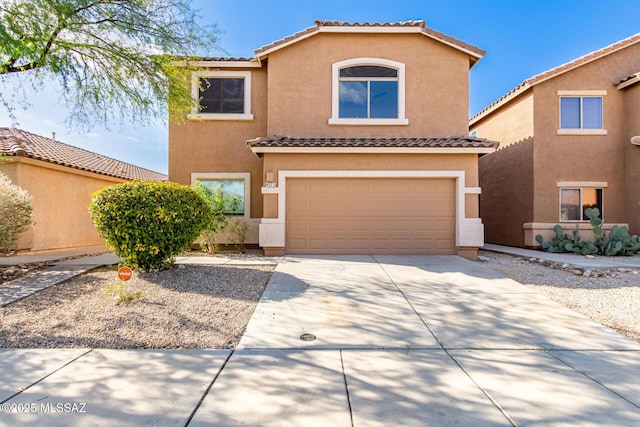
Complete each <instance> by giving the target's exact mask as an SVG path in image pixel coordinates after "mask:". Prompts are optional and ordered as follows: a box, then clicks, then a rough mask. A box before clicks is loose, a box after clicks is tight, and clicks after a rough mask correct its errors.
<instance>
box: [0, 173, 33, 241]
mask: <svg viewBox="0 0 640 427" xmlns="http://www.w3.org/2000/svg"><path fill="white" fill-rule="evenodd" d="M31 212H32V207H31V196H30V195H29V193H28V192H27V191H26V190H23V189H22V188H20V187H18V186H17V185H14V184H12V183H11V180H10V179H9V177H7V176H6V175H5V174H3V173H0V218H2V221H0V252H8V251H9V250H11V248H12V247H13V245H15V244H16V243H17V242H18V239H19V238H20V234H21V233H22V232H23V231H25V230H26V229H27V227H28V226H29V224H31Z"/></svg>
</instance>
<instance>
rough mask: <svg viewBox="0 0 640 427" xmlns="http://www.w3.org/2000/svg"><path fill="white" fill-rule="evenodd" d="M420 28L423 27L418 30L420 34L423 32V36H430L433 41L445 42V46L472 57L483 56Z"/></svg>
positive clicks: (480, 57) (479, 57)
mask: <svg viewBox="0 0 640 427" xmlns="http://www.w3.org/2000/svg"><path fill="white" fill-rule="evenodd" d="M422 30H423V29H422V28H420V32H421V33H422V34H424V35H425V36H427V37H429V38H432V39H433V40H435V41H439V42H440V43H442V44H446V45H447V46H449V47H452V48H454V49H457V50H459V51H461V52H464V53H466V54H467V55H469V56H473V57H474V58H478V59H482V58H483V55H480V54H478V53H477V52H472V51H470V50H469V49H465V48H463V47H461V46H458V45H457V44H455V43H451V42H448V41H446V40H443V39H441V38H439V37H436V36H434V35H433V34H429V33H428V32H427V31H422Z"/></svg>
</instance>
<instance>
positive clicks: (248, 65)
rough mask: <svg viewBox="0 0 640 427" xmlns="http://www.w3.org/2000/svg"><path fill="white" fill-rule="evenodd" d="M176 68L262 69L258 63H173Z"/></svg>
mask: <svg viewBox="0 0 640 427" xmlns="http://www.w3.org/2000/svg"><path fill="white" fill-rule="evenodd" d="M171 64H172V65H174V66H176V67H186V66H191V67H195V68H262V64H261V63H260V61H259V60H257V61H173V62H172V63H171Z"/></svg>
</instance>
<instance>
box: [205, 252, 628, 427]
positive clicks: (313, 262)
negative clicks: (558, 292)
mask: <svg viewBox="0 0 640 427" xmlns="http://www.w3.org/2000/svg"><path fill="white" fill-rule="evenodd" d="M301 337H302V338H304V339H312V340H310V341H306V340H304V339H301ZM314 337H315V339H313V338H314ZM216 390H217V391H216ZM213 391H214V393H210V394H209V395H208V396H207V398H205V400H204V401H203V404H202V406H201V407H200V409H199V410H198V412H197V413H196V414H195V417H194V419H193V421H194V422H195V424H198V423H199V422H202V423H203V424H205V423H220V424H221V425H222V424H225V423H228V422H229V423H231V424H234V423H240V422H247V423H248V424H252V425H277V424H279V423H280V422H282V423H283V424H288V425H347V426H348V425H351V423H353V425H356V426H377V425H379V426H388V425H434V426H447V425H465V426H466V425H512V424H513V425H529V424H544V425H640V344H638V343H636V342H634V341H631V340H629V339H627V338H625V337H623V336H621V335H619V334H617V333H615V332H613V331H611V330H609V329H607V328H605V327H603V326H601V325H600V324H597V323H595V322H592V321H590V320H589V319H587V318H585V317H583V316H582V315H580V314H577V313H575V312H573V311H571V310H568V309H566V308H564V307H562V306H560V305H558V304H556V303H554V302H552V301H550V300H549V299H547V298H546V297H544V296H541V295H539V294H537V293H535V292H533V291H531V290H530V289H529V288H527V287H525V286H523V285H521V284H519V283H517V282H514V281H513V280H510V279H506V278H504V277H503V276H501V275H500V274H498V273H496V272H494V271H493V270H490V269H487V268H485V267H483V266H481V265H478V264H476V263H473V262H471V261H467V260H465V259H462V258H459V257H453V256H336V257H330V256H324V257H287V258H285V259H284V260H283V261H282V262H281V263H280V264H279V265H278V267H277V269H276V271H275V273H274V275H273V276H272V279H271V281H270V282H269V285H268V286H267V289H266V291H265V293H264V295H263V297H262V299H261V301H260V304H259V305H258V307H257V308H256V311H255V313H254V315H253V317H252V319H251V321H250V322H249V325H248V327H247V330H246V333H245V334H244V336H243V339H242V340H241V342H240V345H239V349H238V350H237V351H236V352H235V353H234V355H233V356H232V357H231V359H230V360H229V362H228V363H227V366H226V367H225V369H224V370H223V372H222V374H221V375H220V377H219V378H218V380H217V381H216V383H215V385H214V390H213ZM252 402H260V403H259V404H252ZM245 405H249V406H250V408H251V410H250V412H249V413H247V412H243V411H242V410H241V408H243V407H244V406H245ZM285 420H286V422H285Z"/></svg>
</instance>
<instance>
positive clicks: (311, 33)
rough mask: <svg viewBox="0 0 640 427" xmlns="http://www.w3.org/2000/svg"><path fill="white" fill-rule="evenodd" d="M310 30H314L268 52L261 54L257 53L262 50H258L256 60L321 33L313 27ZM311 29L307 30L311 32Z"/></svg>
mask: <svg viewBox="0 0 640 427" xmlns="http://www.w3.org/2000/svg"><path fill="white" fill-rule="evenodd" d="M309 28H311V29H313V30H311V31H309V32H308V33H305V34H302V35H300V36H298V37H294V38H292V39H291V40H289V41H288V42H285V43H281V44H278V45H276V46H274V47H272V48H270V49H267V50H265V51H263V52H260V53H257V51H259V50H260V49H258V50H257V51H256V58H258V59H262V58H264V57H265V56H268V55H269V54H270V53H272V52H275V51H277V50H280V49H282V48H285V47H287V46H289V45H292V44H294V43H298V42H299V41H301V40H304V39H306V38H309V37H311V36H315V35H316V34H318V31H319V30H318V28H315V29H314V28H313V27H309ZM309 28H307V30H309ZM307 30H302V31H303V32H304V31H307ZM275 43H277V42H275Z"/></svg>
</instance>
